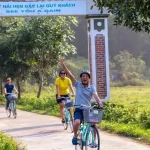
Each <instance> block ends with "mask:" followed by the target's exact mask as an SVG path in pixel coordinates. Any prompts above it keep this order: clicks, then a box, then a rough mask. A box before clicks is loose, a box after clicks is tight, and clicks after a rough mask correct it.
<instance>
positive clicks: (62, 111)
mask: <svg viewBox="0 0 150 150" xmlns="http://www.w3.org/2000/svg"><path fill="white" fill-rule="evenodd" d="M59 106H60V115H61V118H62V120H65V114H64V105H63V103H59Z"/></svg>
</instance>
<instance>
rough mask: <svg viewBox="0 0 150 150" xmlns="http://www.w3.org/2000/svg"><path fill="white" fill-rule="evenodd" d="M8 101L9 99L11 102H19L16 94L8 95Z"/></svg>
mask: <svg viewBox="0 0 150 150" xmlns="http://www.w3.org/2000/svg"><path fill="white" fill-rule="evenodd" d="M8 99H9V101H14V100H17V95H16V94H10V95H8Z"/></svg>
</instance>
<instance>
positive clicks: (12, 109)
mask: <svg viewBox="0 0 150 150" xmlns="http://www.w3.org/2000/svg"><path fill="white" fill-rule="evenodd" d="M8 99H9V107H8V109H7V110H6V114H7V117H11V113H12V114H13V117H14V118H17V110H16V100H17V95H16V94H14V93H8Z"/></svg>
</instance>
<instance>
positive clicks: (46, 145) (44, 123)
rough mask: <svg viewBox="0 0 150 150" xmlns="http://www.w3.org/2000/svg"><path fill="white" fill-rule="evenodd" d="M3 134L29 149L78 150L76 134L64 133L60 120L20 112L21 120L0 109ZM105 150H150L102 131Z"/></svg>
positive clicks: (0, 124) (149, 147) (2, 108)
mask: <svg viewBox="0 0 150 150" xmlns="http://www.w3.org/2000/svg"><path fill="white" fill-rule="evenodd" d="M0 131H1V132H6V134H9V135H11V136H13V137H14V138H16V139H17V140H18V141H21V142H22V143H23V145H26V146H27V149H28V150H74V146H73V145H72V144H71V139H72V133H70V131H69V130H68V131H64V130H63V126H62V124H61V123H60V119H59V118H57V117H52V116H46V115H39V114H35V113H30V112H25V111H19V110H18V117H17V119H13V118H7V117H6V113H5V110H4V106H0ZM100 136H101V150H150V146H149V145H142V144H140V143H137V142H135V141H133V140H131V139H128V138H124V137H120V136H116V135H112V134H108V133H106V132H103V131H100Z"/></svg>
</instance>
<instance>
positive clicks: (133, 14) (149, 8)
mask: <svg viewBox="0 0 150 150" xmlns="http://www.w3.org/2000/svg"><path fill="white" fill-rule="evenodd" d="M94 2H95V5H96V6H97V7H99V9H100V10H103V8H104V7H105V8H107V9H108V11H109V13H111V14H113V15H114V16H115V17H114V24H115V25H123V26H126V27H128V28H131V29H132V30H134V31H145V32H148V33H149V32H150V0H94Z"/></svg>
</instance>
